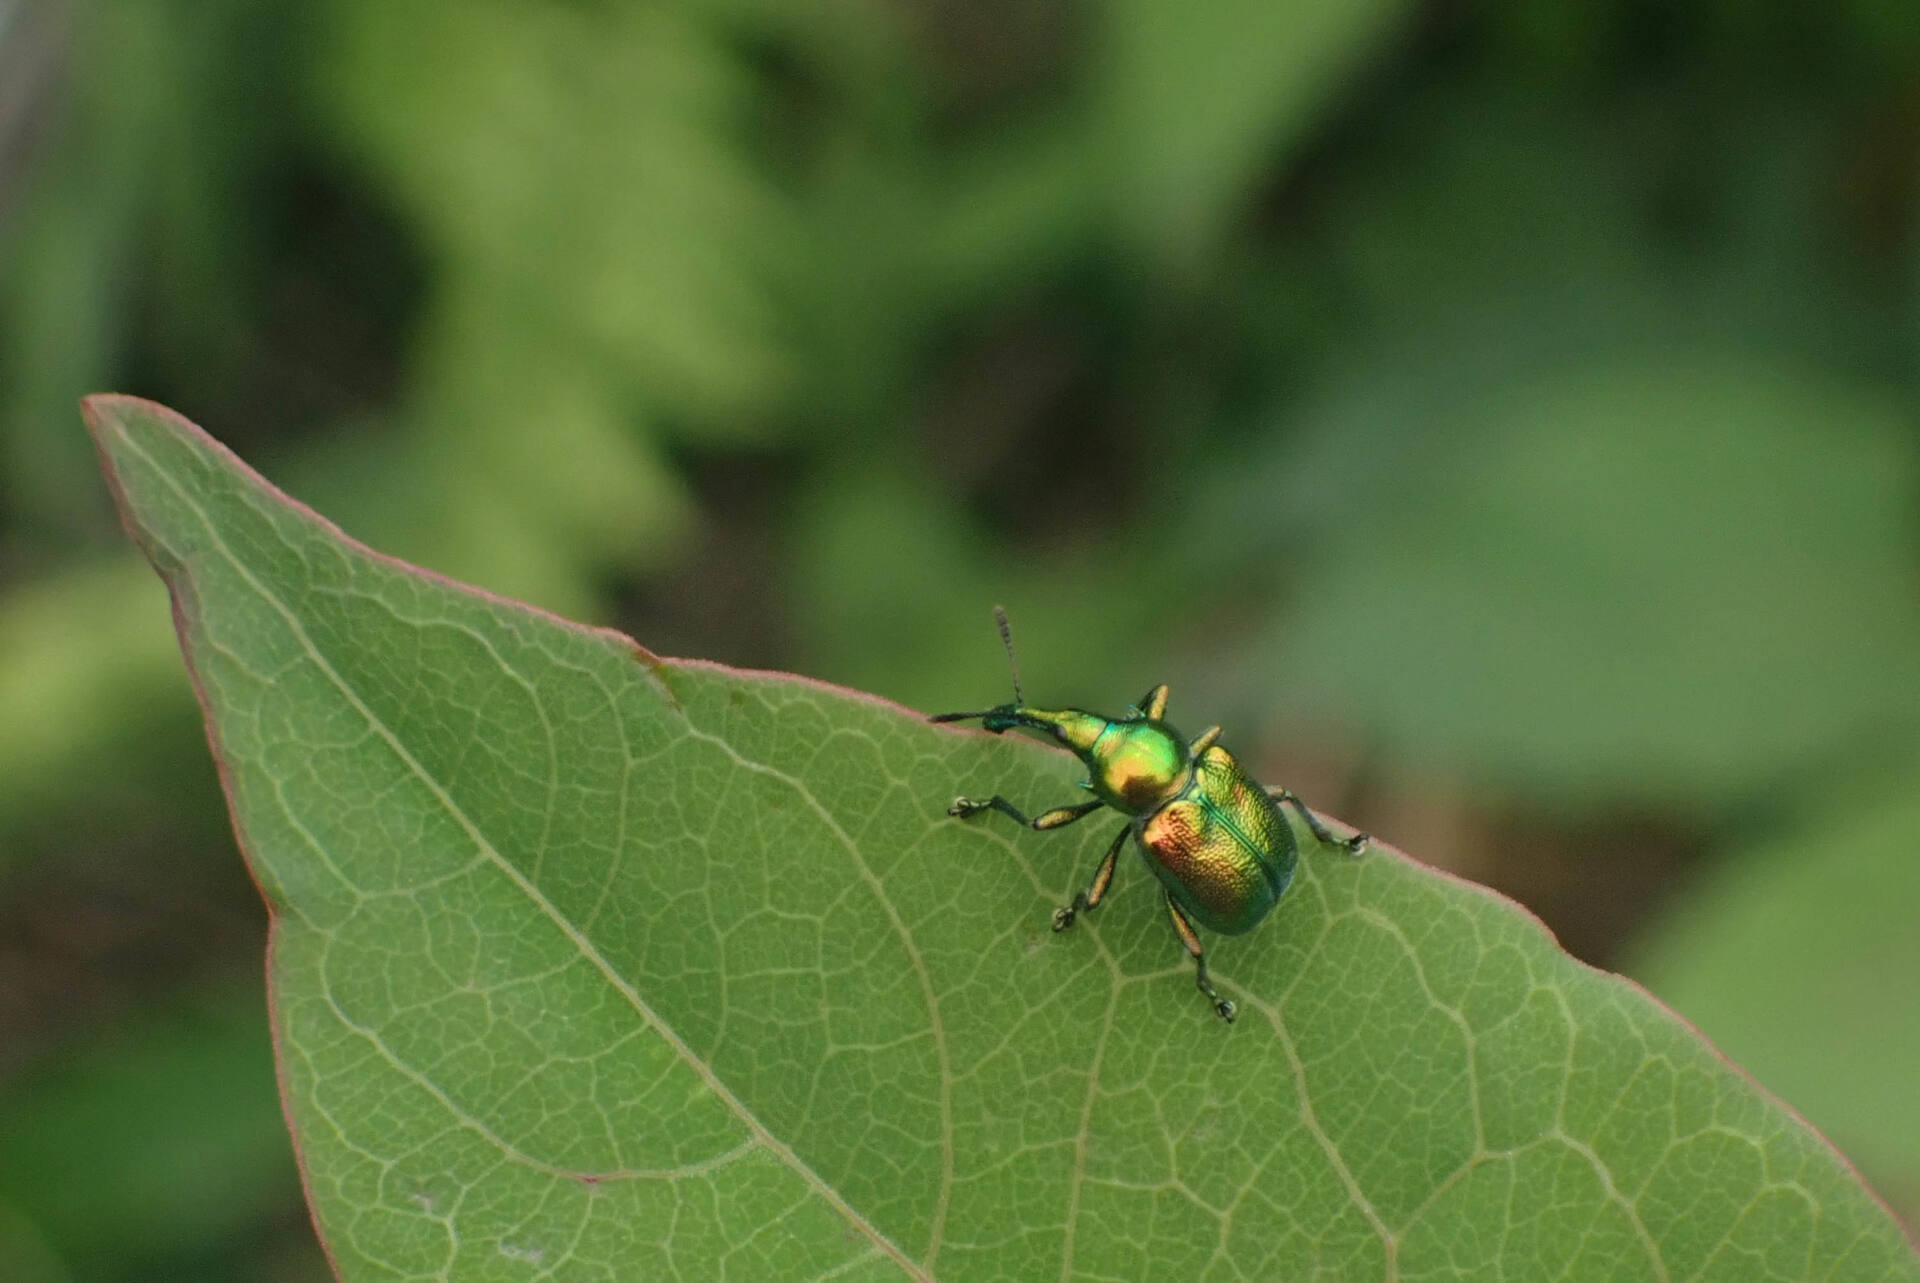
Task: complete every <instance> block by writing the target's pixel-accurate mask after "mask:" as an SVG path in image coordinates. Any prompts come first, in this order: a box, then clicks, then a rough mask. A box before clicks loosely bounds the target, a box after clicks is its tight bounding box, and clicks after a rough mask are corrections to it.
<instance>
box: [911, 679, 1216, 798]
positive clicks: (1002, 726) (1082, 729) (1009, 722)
mask: <svg viewBox="0 0 1920 1283" xmlns="http://www.w3.org/2000/svg"><path fill="white" fill-rule="evenodd" d="M961 718H979V719H980V725H981V726H983V727H985V728H986V729H987V730H990V731H992V732H994V733H995V734H999V733H1000V732H1002V731H1010V730H1012V729H1014V728H1015V727H1024V728H1026V729H1027V730H1030V731H1039V732H1041V733H1043V734H1045V735H1047V736H1049V737H1050V738H1052V739H1053V740H1054V741H1055V742H1057V743H1059V744H1060V745H1061V746H1062V747H1064V748H1066V749H1067V750H1068V751H1070V752H1071V753H1072V754H1073V755H1074V756H1075V757H1077V758H1079V759H1080V760H1081V761H1082V762H1084V763H1086V767H1087V787H1088V788H1089V789H1091V790H1092V791H1093V794H1094V796H1095V797H1097V798H1099V799H1100V800H1101V801H1103V802H1105V803H1106V804H1107V805H1108V806H1111V807H1113V808H1114V809H1115V810H1117V811H1123V812H1125V813H1126V814H1128V815H1145V814H1147V813H1148V812H1150V811H1153V810H1155V809H1156V808H1158V807H1159V806H1160V804H1161V803H1162V802H1165V801H1167V800H1168V799H1169V798H1171V797H1172V796H1173V795H1174V794H1176V793H1178V792H1179V791H1180V790H1181V789H1182V788H1184V787H1185V786H1186V783H1187V779H1188V771H1189V768H1190V765H1191V762H1192V755H1191V752H1190V750H1189V749H1188V747H1187V744H1186V741H1184V740H1182V739H1181V738H1180V736H1179V735H1178V734H1177V733H1176V732H1175V731H1174V730H1173V728H1172V727H1170V726H1168V725H1167V724H1166V723H1165V722H1163V721H1161V720H1159V719H1158V718H1155V717H1148V716H1147V715H1146V714H1144V713H1134V714H1133V715H1132V716H1130V717H1126V718H1122V719H1120V720H1118V721H1116V720H1114V719H1113V718H1110V717H1102V716H1101V715H1100V714H1098V713H1089V712H1087V711H1086V710H1084V709H1079V708H1057V709H1055V708H1032V707H1029V706H1028V705H1026V704H1001V705H999V706H998V707H996V708H989V709H987V710H985V711H983V712H979V713H949V714H945V715H943V716H941V717H938V718H936V719H934V720H936V721H958V720H959V719H961Z"/></svg>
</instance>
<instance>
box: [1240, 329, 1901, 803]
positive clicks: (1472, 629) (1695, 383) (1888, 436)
mask: <svg viewBox="0 0 1920 1283" xmlns="http://www.w3.org/2000/svg"><path fill="white" fill-rule="evenodd" d="M1459 408H1460V409H1461V411H1462V413H1461V414H1460V417H1459V420H1458V421H1457V423H1456V424H1455V426H1458V427H1459V428H1460V431H1459V432H1458V433H1456V434H1453V435H1447V436H1441V437H1437V438H1436V439H1434V440H1433V441H1432V442H1430V443H1428V445H1427V446H1425V447H1423V448H1420V449H1418V450H1417V451H1416V453H1417V456H1418V457H1417V460H1416V461H1415V464H1414V466H1408V467H1405V468H1404V469H1403V471H1402V479H1403V485H1402V486H1401V487H1400V489H1399V490H1398V491H1397V492H1396V493H1395V494H1394V496H1393V502H1392V503H1391V505H1390V506H1388V507H1387V509H1386V511H1385V512H1383V513H1382V514H1381V515H1380V516H1379V517H1378V518H1377V519H1373V520H1368V521H1353V522H1346V523H1343V524H1340V525H1338V526H1336V527H1333V528H1332V529H1330V530H1329V531H1328V533H1327V535H1326V539H1325V544H1326V546H1325V548H1324V549H1323V550H1322V552H1321V555H1319V556H1318V557H1316V558H1314V559H1312V560H1311V563H1310V564H1309V565H1308V566H1307V568H1306V569H1305V570H1304V571H1303V573H1302V576H1301V580H1302V582H1301V584H1300V592H1299V599H1300V600H1301V601H1302V602H1303V603H1306V606H1305V608H1304V609H1303V611H1302V612H1301V614H1300V616H1299V617H1298V618H1297V619H1290V620H1288V621H1286V623H1285V624H1284V625H1283V626H1277V627H1276V628H1275V629H1274V630H1273V632H1272V634H1270V636H1269V637H1268V639H1267V644H1266V647H1265V651H1266V654H1267V655H1268V656H1269V663H1270V665H1271V669H1270V671H1271V672H1272V674H1273V675H1274V680H1275V681H1276V683H1279V684H1280V685H1281V688H1282V689H1283V690H1286V691H1288V692H1290V693H1291V695H1292V700H1291V702H1292V703H1293V705H1294V706H1295V707H1296V708H1298V707H1300V706H1302V705H1305V706H1308V707H1311V706H1314V705H1316V704H1318V705H1319V706H1320V707H1321V708H1323V709H1324V708H1327V707H1329V706H1330V707H1332V708H1336V709H1341V710H1344V711H1345V713H1346V715H1347V716H1348V718H1349V719H1351V720H1355V721H1359V722H1361V723H1363V724H1365V725H1367V726H1369V727H1371V728H1372V730H1373V732H1374V734H1375V736H1376V738H1377V739H1378V741H1379V742H1381V744H1382V745H1383V746H1384V747H1385V748H1386V749H1387V751H1388V752H1389V753H1390V754H1392V755H1394V756H1395V757H1397V758H1398V760H1399V761H1400V762H1401V763H1402V764H1405V765H1411V764H1414V763H1426V764H1430V763H1432V762H1434V761H1436V760H1440V761H1448V762H1451V763H1452V764H1454V765H1456V766H1457V767H1459V768H1460V769H1463V770H1465V771H1467V772H1469V773H1470V774H1472V775H1473V776H1474V777H1475V778H1477V779H1480V780H1483V781H1486V782H1488V783H1489V784H1497V785H1500V786H1504V787H1506V788H1508V789H1510V790H1513V791H1516V792H1525V793H1528V794H1531V795H1532V796H1535V797H1538V798H1545V799H1549V800H1552V801H1554V802H1559V803H1569V802H1571V803H1590V802H1591V801H1592V800H1593V799H1594V798H1596V797H1600V798H1607V799H1610V800H1611V801H1612V802H1613V803H1614V804H1616V805H1617V804H1619V803H1620V802H1621V801H1622V800H1624V799H1631V800H1634V801H1638V802H1641V803H1658V804H1667V805H1673V806H1677V807H1682V808H1687V807H1692V808H1700V807H1703V806H1712V805H1725V804H1727V803H1729V802H1731V801H1734V800H1737V799H1739V798H1741V797H1743V796H1750V795H1751V793H1752V791H1753V790H1755V789H1757V788H1764V787H1766V786H1768V785H1769V784H1770V783H1771V782H1772V781H1773V780H1776V779H1778V778H1780V777H1781V776H1782V775H1783V774H1785V773H1787V772H1790V771H1793V770H1795V769H1798V768H1800V767H1803V766H1804V765H1805V764H1806V763H1807V762H1809V761H1813V760H1818V759H1820V758H1821V757H1822V756H1825V755H1830V754H1831V753H1833V752H1834V751H1835V750H1836V749H1837V748H1839V747H1842V746H1845V745H1847V744H1849V743H1857V742H1859V741H1860V739H1861V738H1862V737H1863V736H1880V737H1884V738H1892V737H1896V736H1897V737H1900V738H1901V739H1904V740H1911V738H1912V737H1913V736H1914V734H1915V732H1916V731H1917V730H1920V605H1916V603H1915V601H1914V599H1913V595H1912V593H1911V592H1910V591H1909V589H1908V587H1907V585H1908V581H1909V579H1910V577H1911V560H1912V558H1911V549H1910V546H1909V545H1910V542H1911V540H1910V536H1909V532H1908V524H1909V510H1910V506H1911V505H1910V500H1909V490H1910V487H1911V481H1912V477H1913V475H1914V472H1915V464H1916V456H1915V452H1914V449H1913V444H1912V441H1911V439H1910V436H1909V434H1908V433H1907V432H1906V431H1905V430H1904V428H1902V427H1901V425H1900V416H1901V412H1900V410H1899V409H1898V406H1897V403H1896V402H1895V401H1894V400H1893V399H1892V398H1891V397H1887V396H1883V395H1877V394H1876V393H1874V392H1873V391H1870V390H1863V389H1861V388H1859V387H1857V386H1855V385H1852V384H1849V383H1846V382H1843V381H1839V380H1834V379H1831V378H1827V377H1822V376H1819V375H1816V374H1811V373H1807V372H1803V371H1794V370H1791V369H1788V368H1782V367H1781V366H1779V365H1778V364H1776V365H1775V366H1772V367H1768V366H1765V365H1762V364H1761V363H1759V362H1758V361H1754V360H1749V359H1739V358H1724V357H1722V358H1718V359H1716V358H1713V357H1709V356H1705V355H1702V354H1700V353H1699V352H1697V351H1696V352H1679V353H1670V354H1669V355H1668V357H1667V358H1666V360H1665V361H1664V362H1663V363H1662V364H1660V365H1649V364H1637V363H1634V362H1631V361H1625V360H1622V361H1618V362H1614V363H1596V364H1595V365H1593V366H1590V367H1586V368H1573V369H1565V368H1562V369H1558V370H1554V371H1551V372H1550V373H1548V374H1547V375H1544V376H1541V377H1539V378H1538V379H1537V380H1536V381H1535V382H1534V383H1532V384H1531V385H1529V384H1527V383H1524V382H1522V383H1519V384H1518V385H1516V386H1512V387H1509V388H1508V389H1507V390H1506V391H1505V392H1504V393H1502V394H1499V395H1485V396H1482V397H1479V398H1470V399H1467V400H1465V401H1464V402H1463V404H1462V406H1461V407H1459ZM1570 584H1572V585H1578V591H1569V590H1568V585H1570ZM1842 620H1844V621H1845V624H1844V629H1845V635H1846V654H1847V659H1846V662H1844V663H1838V662H1835V657H1834V637H1835V629H1836V627H1839V626H1840V625H1839V624H1838V623H1837V621H1842ZM1282 633H1285V634H1287V635H1285V636H1283V635H1282Z"/></svg>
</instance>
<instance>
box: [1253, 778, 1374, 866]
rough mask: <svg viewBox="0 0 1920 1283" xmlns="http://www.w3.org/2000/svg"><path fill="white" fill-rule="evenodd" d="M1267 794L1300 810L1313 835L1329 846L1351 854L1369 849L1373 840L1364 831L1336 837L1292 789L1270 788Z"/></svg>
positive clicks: (1285, 804) (1281, 803)
mask: <svg viewBox="0 0 1920 1283" xmlns="http://www.w3.org/2000/svg"><path fill="white" fill-rule="evenodd" d="M1267 796H1268V797H1270V798H1272V799H1273V800H1274V801H1276V802H1278V803H1280V805H1282V806H1291V807H1292V808H1293V809H1294V810H1296V811H1298V812H1300V818H1301V819H1303V820H1305V821H1306V822H1307V827H1308V828H1310V829H1312V830H1313V836H1314V837H1316V838H1318V839H1320V841H1321V842H1322V843H1323V844H1325V845H1327V846H1337V847H1341V848H1343V849H1344V850H1345V851H1346V852H1347V854H1349V855H1358V854H1360V853H1361V852H1362V851H1364V850H1366V849H1367V843H1368V842H1369V841H1371V840H1372V839H1370V838H1368V837H1367V835H1366V834H1364V833H1356V834H1354V835H1353V836H1352V837H1350V838H1337V837H1335V836H1334V835H1333V830H1332V829H1330V828H1328V827H1327V826H1326V825H1325V824H1323V823H1322V822H1321V820H1320V817H1319V816H1317V815H1315V814H1314V813H1313V812H1312V811H1309V810H1308V809H1307V804H1306V803H1305V802H1302V801H1301V800H1300V797H1299V795H1298V794H1296V793H1295V792H1294V791H1293V790H1292V789H1268V790H1267Z"/></svg>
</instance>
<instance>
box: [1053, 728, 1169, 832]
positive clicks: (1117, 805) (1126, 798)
mask: <svg viewBox="0 0 1920 1283" xmlns="http://www.w3.org/2000/svg"><path fill="white" fill-rule="evenodd" d="M1103 720H1104V719H1103ZM1080 757H1081V760H1082V761H1084V762H1086V764H1087V783H1088V784H1089V785H1090V786H1091V787H1092V789H1093V792H1094V796H1096V797H1098V798H1099V799H1100V800H1101V801H1103V802H1105V803H1106V804H1107V805H1108V806H1111V807H1113V808H1114V809H1115V810H1116V811H1124V812H1126V813H1127V814H1128V815H1148V814H1151V813H1152V812H1153V811H1155V810H1157V809H1159V807H1160V806H1161V805H1162V804H1164V803H1166V802H1168V801H1170V800H1171V799H1172V798H1174V797H1176V796H1177V795H1178V794H1179V793H1180V791H1181V790H1182V789H1184V788H1186V786H1187V783H1188V781H1189V780H1190V779H1191V778H1192V769H1191V759H1190V758H1189V756H1188V753H1187V742H1186V741H1185V740H1183V739H1181V738H1180V736H1179V735H1177V734H1176V733H1175V732H1174V730H1173V728H1172V727H1170V726H1168V725H1167V724H1166V723H1165V722H1160V721H1152V720H1149V719H1147V718H1130V719H1128V720H1126V721H1119V722H1114V721H1108V722H1107V723H1106V727H1105V729H1104V731H1103V732H1102V733H1101V734H1100V735H1099V736H1098V737H1096V738H1095V740H1094V742H1093V744H1092V745H1091V747H1090V748H1089V749H1088V751H1086V752H1083V753H1081V754H1080Z"/></svg>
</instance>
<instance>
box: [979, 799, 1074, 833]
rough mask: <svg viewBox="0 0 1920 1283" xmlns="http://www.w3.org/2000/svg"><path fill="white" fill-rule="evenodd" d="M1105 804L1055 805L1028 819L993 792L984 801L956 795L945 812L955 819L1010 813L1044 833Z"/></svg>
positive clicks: (1071, 821) (1028, 825) (1070, 822)
mask: <svg viewBox="0 0 1920 1283" xmlns="http://www.w3.org/2000/svg"><path fill="white" fill-rule="evenodd" d="M1105 805H1106V803H1105V802H1102V801H1099V800H1097V799H1096V800H1095V801H1092V802H1082V803H1081V804H1080V805H1079V806H1057V807H1055V808H1054V809H1053V810H1051V811H1042V812H1041V813H1040V814H1038V815H1036V816H1034V817H1033V818H1032V819H1028V818H1027V817H1026V816H1025V815H1022V814H1021V813H1020V809H1019V808H1018V807H1016V806H1015V805H1014V804H1013V803H1011V802H1009V801H1007V799H1006V798H1004V797H1001V796H1000V795H999V794H998V793H995V794H994V795H993V796H992V797H990V798H988V799H986V800H985V801H984V802H982V801H976V800H975V799H973V798H970V797H956V798H954V799H953V805H952V806H949V807H948V808H947V814H948V815H951V816H953V817H954V818H955V819H958V820H964V819H966V818H967V817H968V816H969V815H978V814H980V812H982V811H1000V812H1002V813H1004V814H1006V815H1011V816H1012V817H1013V818H1014V819H1015V820H1018V821H1019V822H1020V823H1022V824H1024V825H1026V826H1027V827H1028V828H1030V829H1038V830H1040V831H1041V832H1043V833H1044V832H1045V831H1046V830H1048V829H1057V828H1060V827H1061V826H1062V825H1067V824H1072V823H1073V822H1074V821H1075V820H1078V819H1083V818H1085V817H1086V816H1089V815H1092V814H1093V813H1094V812H1095V811H1097V810H1099V809H1100V808H1101V807H1103V806H1105Z"/></svg>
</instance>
